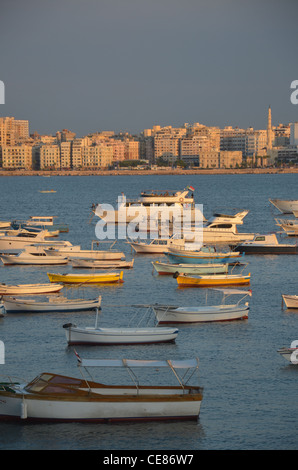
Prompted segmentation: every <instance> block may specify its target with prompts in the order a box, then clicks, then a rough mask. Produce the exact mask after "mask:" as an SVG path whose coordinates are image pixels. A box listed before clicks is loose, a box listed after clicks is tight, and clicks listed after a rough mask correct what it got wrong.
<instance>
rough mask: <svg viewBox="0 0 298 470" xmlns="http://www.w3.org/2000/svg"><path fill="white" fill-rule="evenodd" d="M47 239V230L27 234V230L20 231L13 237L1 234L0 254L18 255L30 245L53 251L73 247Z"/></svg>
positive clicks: (61, 241)
mask: <svg viewBox="0 0 298 470" xmlns="http://www.w3.org/2000/svg"><path fill="white" fill-rule="evenodd" d="M48 237H49V232H48V231H47V230H41V231H38V232H29V231H27V230H23V229H20V230H18V231H17V232H16V234H14V235H8V234H3V235H0V253H4V254H7V253H8V254H15V253H19V252H20V251H21V250H23V249H24V248H25V246H26V245H32V244H34V245H40V246H43V247H44V248H47V247H54V248H55V249H58V248H61V247H73V245H72V244H71V243H70V242H69V241H64V240H57V241H52V242H51V241H49V240H48ZM54 248H53V249H54Z"/></svg>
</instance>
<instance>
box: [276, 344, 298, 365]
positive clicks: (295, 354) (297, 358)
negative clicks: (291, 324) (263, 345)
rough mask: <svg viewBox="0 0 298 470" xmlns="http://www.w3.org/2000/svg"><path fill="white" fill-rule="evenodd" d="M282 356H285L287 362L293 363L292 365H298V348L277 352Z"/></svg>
mask: <svg viewBox="0 0 298 470" xmlns="http://www.w3.org/2000/svg"><path fill="white" fill-rule="evenodd" d="M277 352H278V353H279V354H280V355H281V356H283V357H284V358H285V359H286V360H287V361H289V362H291V363H292V364H298V347H297V346H295V347H292V346H291V347H290V348H285V347H284V348H280V349H278V351H277Z"/></svg>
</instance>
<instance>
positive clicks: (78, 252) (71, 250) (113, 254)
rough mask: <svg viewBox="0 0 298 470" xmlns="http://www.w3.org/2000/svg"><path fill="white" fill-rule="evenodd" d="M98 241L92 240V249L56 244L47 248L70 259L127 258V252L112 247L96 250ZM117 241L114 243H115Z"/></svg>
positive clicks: (52, 252) (48, 250) (48, 251)
mask: <svg viewBox="0 0 298 470" xmlns="http://www.w3.org/2000/svg"><path fill="white" fill-rule="evenodd" d="M98 244H99V242H98V241H96V240H95V241H94V240H93V242H92V245H91V250H82V249H81V247H80V246H79V245H76V246H65V247H64V246H61V247H58V246H55V245H53V246H52V247H48V248H47V249H46V253H47V254H60V255H64V256H67V257H68V258H69V259H76V258H84V259H86V258H88V259H97V260H121V259H125V254H124V253H123V252H122V251H118V250H113V249H112V248H110V249H108V250H94V249H93V248H94V245H98ZM114 244H115V242H114V243H113V245H114Z"/></svg>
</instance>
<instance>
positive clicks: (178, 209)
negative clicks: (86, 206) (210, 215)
mask: <svg viewBox="0 0 298 470" xmlns="http://www.w3.org/2000/svg"><path fill="white" fill-rule="evenodd" d="M189 190H194V188H186V189H184V190H182V191H170V190H162V191H161V190H156V191H155V190H149V191H143V192H142V193H141V196H140V198H139V199H135V200H128V199H126V197H125V196H121V197H119V198H118V199H119V201H118V208H117V209H114V208H113V209H111V210H107V209H106V207H105V205H104V204H103V205H101V204H96V205H95V204H93V205H92V211H93V212H94V214H95V215H97V216H98V217H100V218H101V219H103V220H104V221H105V222H106V223H116V224H117V223H130V222H132V221H135V218H136V217H137V216H138V215H144V216H145V217H147V218H148V219H149V217H150V214H151V216H152V214H153V212H156V213H157V214H158V215H157V217H158V219H159V218H162V215H163V214H164V215H165V217H166V218H167V220H168V221H169V222H171V221H172V220H173V218H175V217H179V216H181V215H182V214H183V212H182V211H183V209H186V208H187V209H190V211H191V220H195V219H196V217H197V216H196V210H197V209H196V207H195V202H194V198H193V195H191V196H189V195H188V193H189Z"/></svg>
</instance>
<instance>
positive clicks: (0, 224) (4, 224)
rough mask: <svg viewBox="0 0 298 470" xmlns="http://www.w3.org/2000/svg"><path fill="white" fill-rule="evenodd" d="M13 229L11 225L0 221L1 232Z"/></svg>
mask: <svg viewBox="0 0 298 470" xmlns="http://www.w3.org/2000/svg"><path fill="white" fill-rule="evenodd" d="M10 228H11V223H10V222H6V221H4V220H0V230H6V229H10Z"/></svg>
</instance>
